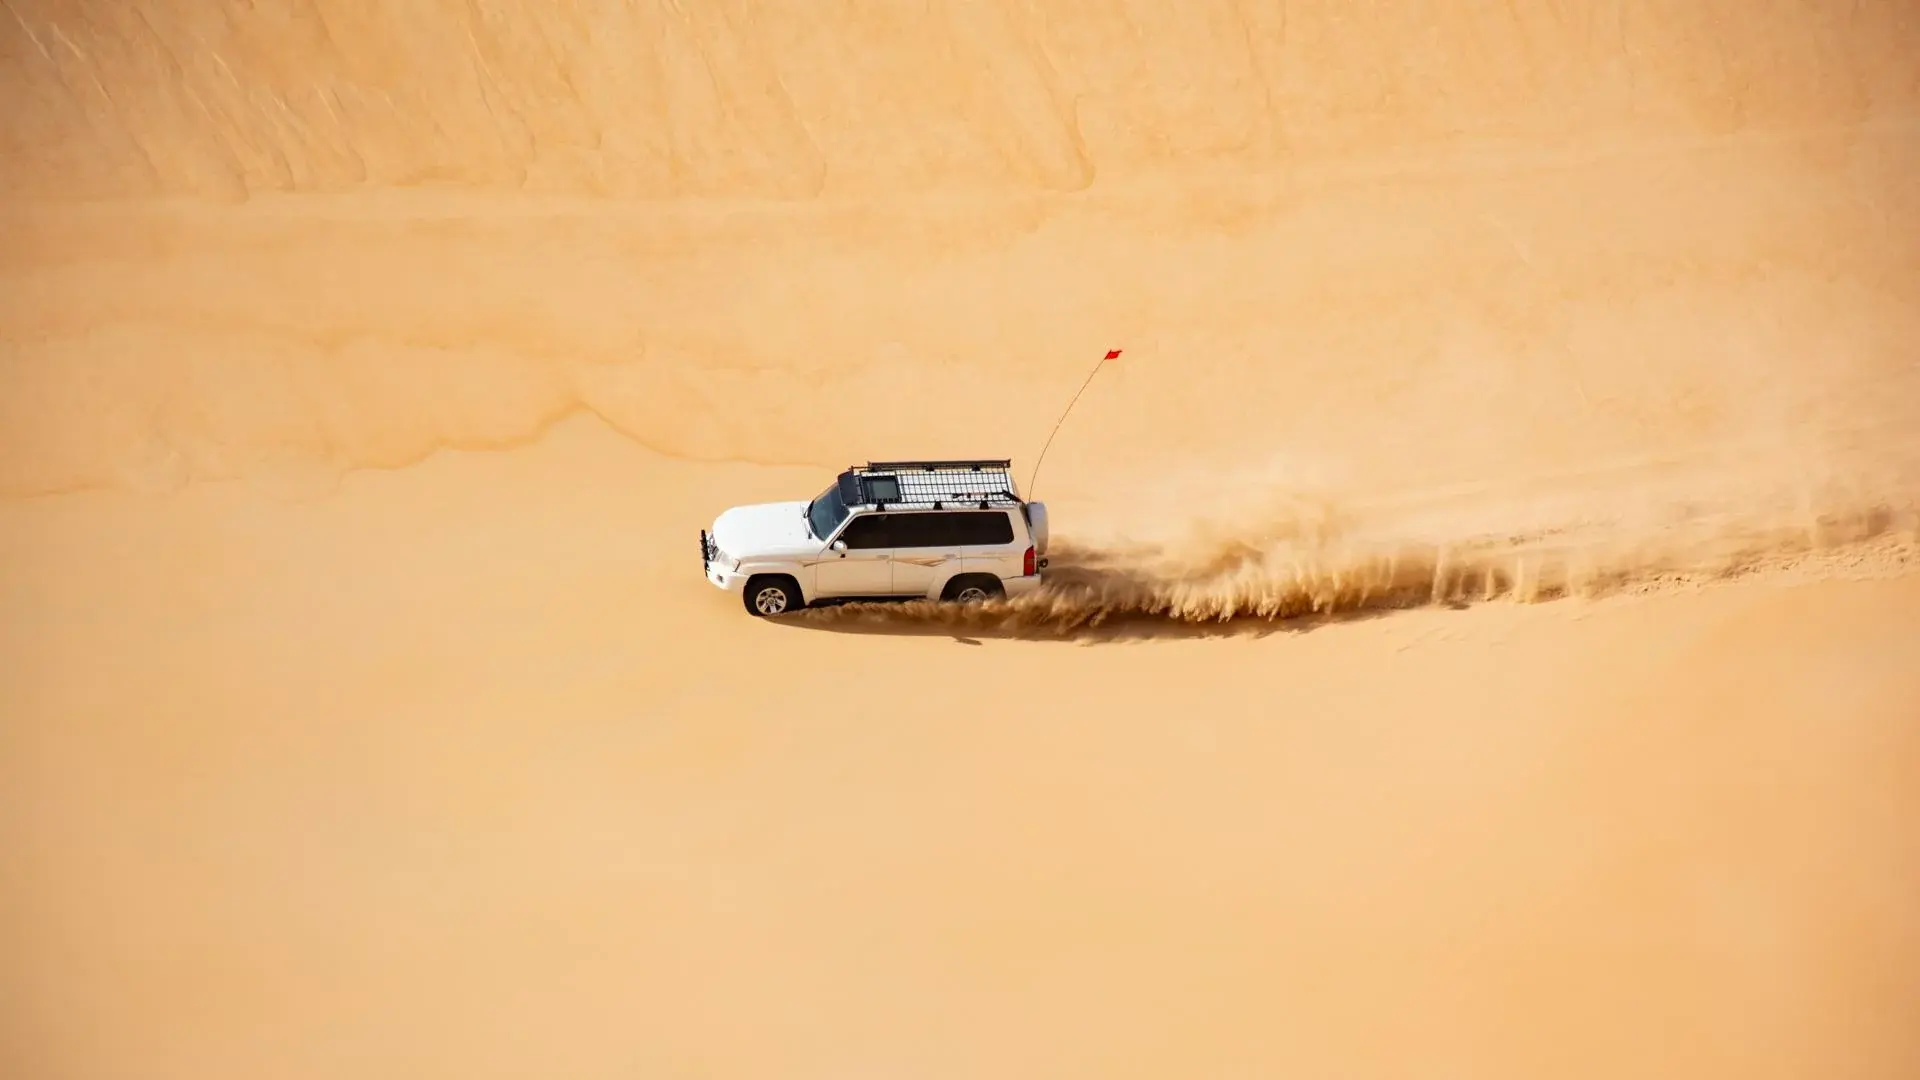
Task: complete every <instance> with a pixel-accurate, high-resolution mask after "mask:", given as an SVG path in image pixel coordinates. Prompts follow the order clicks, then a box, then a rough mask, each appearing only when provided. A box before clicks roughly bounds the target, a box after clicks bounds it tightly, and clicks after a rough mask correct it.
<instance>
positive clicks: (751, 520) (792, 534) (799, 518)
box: [713, 499, 820, 559]
mask: <svg viewBox="0 0 1920 1080" xmlns="http://www.w3.org/2000/svg"><path fill="white" fill-rule="evenodd" d="M806 510H807V502H806V500H805V499H801V500H798V501H795V502H775V503H756V504H754V505H752V506H736V507H734V508H732V509H731V510H728V511H727V512H725V513H723V514H721V515H720V516H719V517H717V518H715V519H714V521H713V542H714V543H715V544H717V545H719V548H720V550H721V551H724V552H726V553H727V554H728V555H729V556H731V557H733V558H736V559H746V558H753V557H755V556H759V555H778V554H789V553H793V552H800V551H818V550H820V541H818V540H816V539H814V538H813V535H812V534H811V533H809V532H808V531H807V519H806V517H805V516H804V515H805V514H806Z"/></svg>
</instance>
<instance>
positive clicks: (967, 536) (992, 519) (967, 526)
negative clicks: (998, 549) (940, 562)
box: [953, 510, 1013, 546]
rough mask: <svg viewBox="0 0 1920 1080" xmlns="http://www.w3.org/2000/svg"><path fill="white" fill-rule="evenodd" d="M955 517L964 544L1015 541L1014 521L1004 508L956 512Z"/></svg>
mask: <svg viewBox="0 0 1920 1080" xmlns="http://www.w3.org/2000/svg"><path fill="white" fill-rule="evenodd" d="M953 519H954V521H953V524H954V527H955V530H956V531H957V532H959V534H960V536H959V542H960V543H962V544H974V545H981V546H985V545H997V544H1011V543H1013V521H1012V519H1011V518H1008V517H1007V514H1006V511H1004V510H976V511H973V512H971V513H966V514H954V515H953Z"/></svg>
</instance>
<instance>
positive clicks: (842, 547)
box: [833, 540, 847, 555]
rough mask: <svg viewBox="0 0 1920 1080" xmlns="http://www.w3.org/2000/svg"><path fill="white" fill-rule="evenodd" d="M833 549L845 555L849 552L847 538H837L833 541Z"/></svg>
mask: <svg viewBox="0 0 1920 1080" xmlns="http://www.w3.org/2000/svg"><path fill="white" fill-rule="evenodd" d="M833 550H835V551H837V552H839V553H840V554H842V555H845V554H846V553H847V542H846V541H845V540H835V541H834V542H833Z"/></svg>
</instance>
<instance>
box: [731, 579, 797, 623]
mask: <svg viewBox="0 0 1920 1080" xmlns="http://www.w3.org/2000/svg"><path fill="white" fill-rule="evenodd" d="M741 599H742V600H743V601H745V603H746V605H747V614H749V615H754V616H757V617H760V618H766V617H768V616H772V615H784V614H786V613H787V612H789V611H793V610H796V609H797V608H799V607H800V587H799V586H798V585H796V584H794V581H793V579H792V578H787V577H771V576H769V577H755V578H748V579H747V587H746V588H745V589H743V590H741Z"/></svg>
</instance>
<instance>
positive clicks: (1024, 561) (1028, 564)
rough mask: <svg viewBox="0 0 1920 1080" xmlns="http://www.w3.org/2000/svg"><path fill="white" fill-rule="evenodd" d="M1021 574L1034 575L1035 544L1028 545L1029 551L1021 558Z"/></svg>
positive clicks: (1024, 575)
mask: <svg viewBox="0 0 1920 1080" xmlns="http://www.w3.org/2000/svg"><path fill="white" fill-rule="evenodd" d="M1020 576H1021V577H1032V576H1033V545H1032V544H1028V545H1027V553H1026V554H1025V555H1023V556H1021V558H1020Z"/></svg>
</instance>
